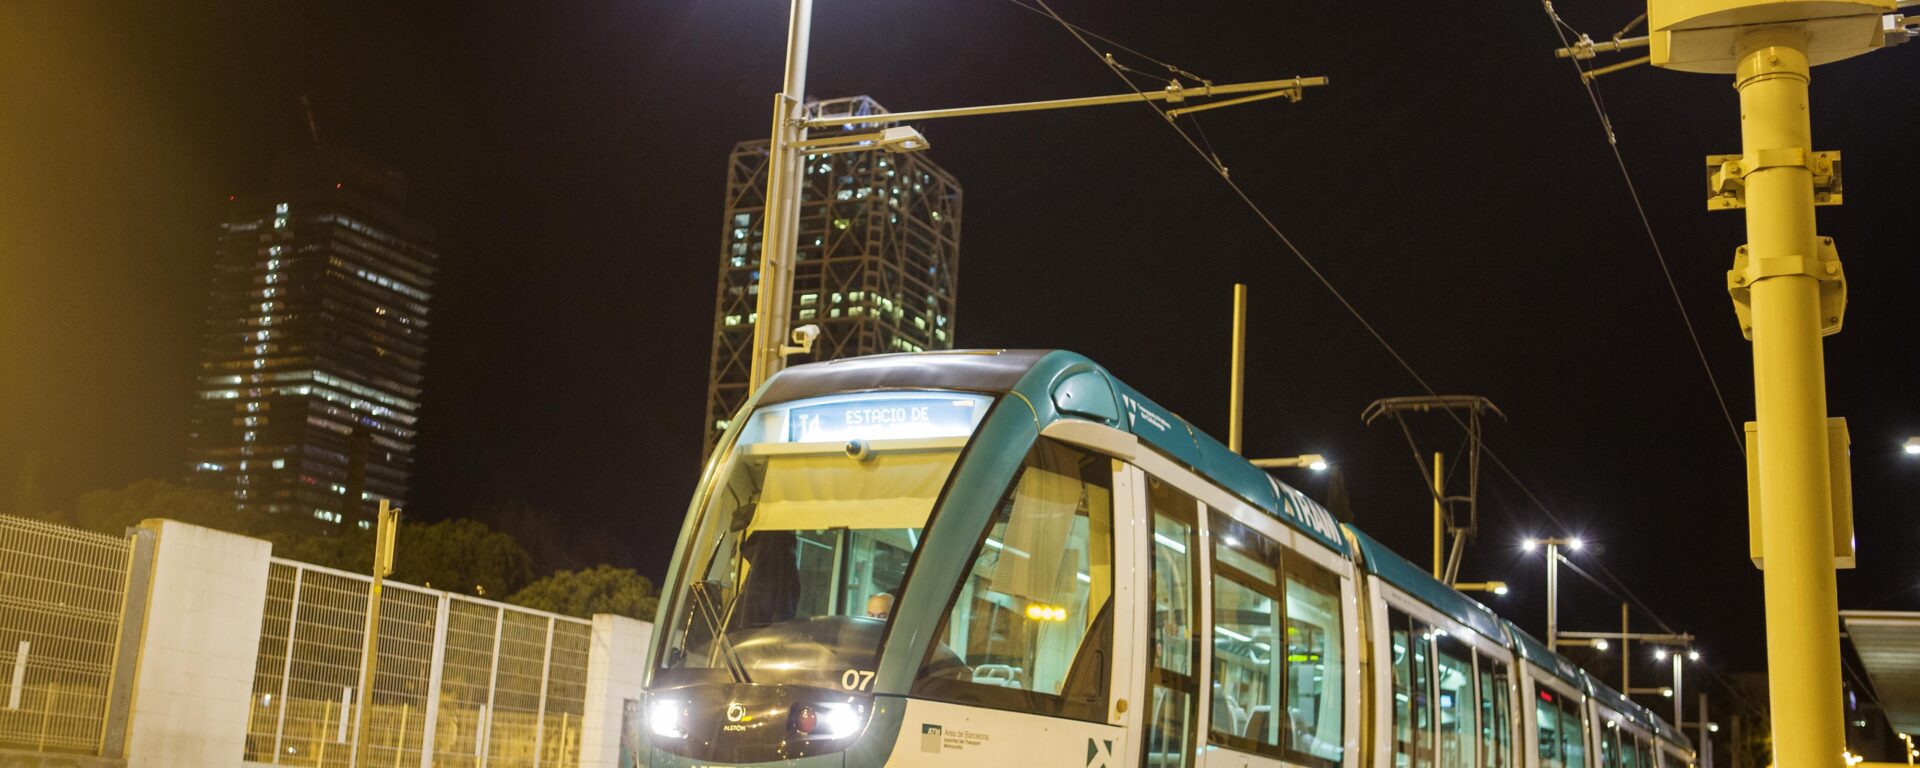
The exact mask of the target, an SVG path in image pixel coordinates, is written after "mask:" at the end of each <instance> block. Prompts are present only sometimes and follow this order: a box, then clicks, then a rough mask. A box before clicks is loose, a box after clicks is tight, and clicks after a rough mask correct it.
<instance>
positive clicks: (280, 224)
mask: <svg viewBox="0 0 1920 768" xmlns="http://www.w3.org/2000/svg"><path fill="white" fill-rule="evenodd" d="M273 228H274V229H286V228H287V219H286V217H284V216H282V217H279V218H275V219H274V220H273Z"/></svg>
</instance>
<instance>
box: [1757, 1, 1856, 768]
mask: <svg viewBox="0 0 1920 768" xmlns="http://www.w3.org/2000/svg"><path fill="white" fill-rule="evenodd" d="M1738 59H1739V69H1738V71H1737V73H1736V75H1735V77H1736V80H1737V83H1738V88H1739V90H1740V111H1741V114H1742V118H1743V119H1742V120H1741V121H1740V137H1741V148H1742V149H1743V150H1744V151H1745V153H1746V155H1747V156H1749V157H1753V156H1764V155H1765V154H1766V153H1768V152H1783V151H1785V152H1792V151H1794V150H1799V151H1800V152H1802V153H1803V156H1811V155H1812V146H1811V144H1812V133H1813V130H1812V128H1811V127H1810V125H1809V122H1808V115H1807V106H1808V105H1807V80H1808V77H1809V65H1808V61H1807V35H1806V32H1805V31H1804V30H1802V29H1797V28H1792V27H1786V28H1767V29H1760V30H1756V31H1754V32H1750V33H1748V34H1747V35H1746V36H1744V37H1743V38H1741V41H1740V45H1739V48H1738ZM1746 204H1747V249H1748V251H1747V263H1748V265H1749V267H1748V270H1747V271H1748V272H1749V275H1747V276H1746V277H1747V279H1748V280H1749V282H1750V284H1751V286H1752V294H1751V295H1752V299H1751V301H1752V313H1753V368H1754V404H1755V406H1756V411H1757V413H1758V416H1759V419H1758V421H1759V434H1760V435H1761V436H1762V437H1761V439H1760V441H1759V449H1760V477H1759V482H1760V498H1761V502H1760V525H1761V531H1762V534H1763V540H1762V552H1763V554H1764V556H1765V558H1766V559H1765V568H1764V571H1763V573H1764V574H1765V582H1766V598H1767V669H1768V672H1769V676H1768V677H1769V687H1770V688H1771V689H1772V696H1771V697H1770V698H1771V700H1772V702H1773V722H1774V723H1775V727H1774V755H1775V760H1776V761H1778V763H1779V764H1780V765H1805V766H1817V765H1831V764H1833V763H1835V762H1836V761H1837V759H1838V757H1839V755H1840V753H1841V751H1842V750H1844V749H1845V737H1844V734H1843V732H1842V730H1841V727H1842V712H1841V707H1840V629H1839V627H1840V625H1839V623H1838V622H1837V621H1835V617H1836V616H1838V615H1839V611H1840V607H1839V603H1838V598H1837V597H1836V595H1835V584H1834V566H1833V520H1832V511H1831V509H1830V508H1829V506H1828V503H1829V500H1830V498H1831V492H1830V490H1829V488H1828V482H1830V479H1829V477H1828V472H1827V469H1828V461H1827V413H1826V410H1827V409H1826V406H1827V388H1826V369H1825V363H1824V360H1823V357H1822V354H1821V347H1822V343H1821V335H1820V332H1821V326H1822V319H1823V318H1822V317H1821V316H1820V285H1819V280H1820V278H1819V276H1818V275H1817V274H1816V273H1811V272H1809V271H1808V270H1810V269H1812V268H1814V267H1815V264H1816V263H1817V261H1816V259H1815V254H1818V253H1819V252H1820V250H1819V245H1818V243H1817V242H1816V241H1817V239H1818V236H1817V235H1816V234H1815V232H1814V220H1813V178H1812V173H1811V171H1810V170H1809V169H1808V168H1807V167H1806V165H1805V164H1804V162H1803V163H1802V164H1801V165H1797V166H1795V165H1778V166H1769V167H1762V168H1757V169H1754V170H1752V171H1750V172H1749V173H1748V174H1747V176H1746ZM1739 277H1740V276H1736V278H1735V279H1739Z"/></svg>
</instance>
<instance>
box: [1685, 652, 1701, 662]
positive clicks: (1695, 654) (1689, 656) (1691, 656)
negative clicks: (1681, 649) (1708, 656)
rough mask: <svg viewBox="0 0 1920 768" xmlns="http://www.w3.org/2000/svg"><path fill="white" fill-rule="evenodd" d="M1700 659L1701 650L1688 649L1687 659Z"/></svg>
mask: <svg viewBox="0 0 1920 768" xmlns="http://www.w3.org/2000/svg"><path fill="white" fill-rule="evenodd" d="M1699 660H1700V652H1699V651H1692V650H1690V651H1687V661H1699Z"/></svg>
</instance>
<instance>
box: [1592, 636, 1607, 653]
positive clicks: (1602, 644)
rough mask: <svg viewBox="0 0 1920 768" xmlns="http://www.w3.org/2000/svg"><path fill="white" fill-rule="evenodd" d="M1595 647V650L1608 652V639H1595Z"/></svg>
mask: <svg viewBox="0 0 1920 768" xmlns="http://www.w3.org/2000/svg"><path fill="white" fill-rule="evenodd" d="M1593 647H1594V650H1600V651H1604V650H1606V649H1607V639H1606V638H1604V637H1601V638H1595V639H1594V641H1593Z"/></svg>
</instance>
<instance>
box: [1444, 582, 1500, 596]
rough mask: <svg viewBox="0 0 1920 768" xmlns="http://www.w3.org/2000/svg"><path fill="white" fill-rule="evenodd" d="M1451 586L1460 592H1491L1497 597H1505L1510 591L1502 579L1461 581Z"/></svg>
mask: <svg viewBox="0 0 1920 768" xmlns="http://www.w3.org/2000/svg"><path fill="white" fill-rule="evenodd" d="M1453 588H1454V589H1457V590H1460V591H1462V592H1492V593H1493V594H1494V595H1496V596H1499V597H1506V595H1507V592H1509V591H1510V590H1508V589H1507V583H1506V582H1504V581H1463V582H1460V583H1459V584H1455V585H1453Z"/></svg>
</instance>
